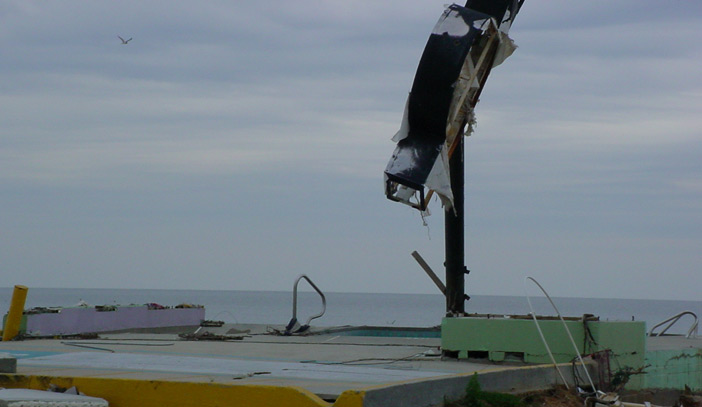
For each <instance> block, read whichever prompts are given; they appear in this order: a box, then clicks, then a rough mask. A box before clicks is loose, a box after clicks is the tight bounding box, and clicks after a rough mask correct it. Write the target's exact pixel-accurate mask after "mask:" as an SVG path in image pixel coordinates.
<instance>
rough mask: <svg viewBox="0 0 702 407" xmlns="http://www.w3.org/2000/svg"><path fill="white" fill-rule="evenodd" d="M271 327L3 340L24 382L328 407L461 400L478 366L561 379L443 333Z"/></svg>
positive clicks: (495, 384) (545, 380) (520, 382)
mask: <svg viewBox="0 0 702 407" xmlns="http://www.w3.org/2000/svg"><path fill="white" fill-rule="evenodd" d="M271 328H276V329H279V330H280V329H282V327H268V326H263V325H246V326H244V325H237V326H232V325H225V326H223V327H219V328H207V329H208V330H209V332H211V333H212V334H216V335H226V336H227V337H228V338H230V339H228V340H218V341H210V340H207V341H206V340H198V341H192V340H183V339H182V338H179V337H178V335H175V334H155V333H148V334H147V333H118V334H101V335H100V337H99V339H92V340H72V339H71V340H68V339H63V340H59V339H34V340H25V341H13V342H2V343H0V352H4V353H7V354H10V355H12V356H14V357H16V358H17V375H19V376H22V377H26V378H29V377H49V378H90V379H128V380H133V381H134V383H137V382H145V381H146V382H150V383H156V382H177V383H184V382H187V383H203V384H217V385H231V386H245V387H248V388H251V386H264V387H256V388H258V389H264V388H267V387H270V386H272V387H273V388H294V389H302V391H303V392H304V393H310V394H313V395H314V396H315V397H317V398H318V399H317V400H316V401H314V403H313V404H311V405H324V404H323V402H322V400H324V401H326V402H335V401H336V402H339V404H335V406H336V405H342V404H344V403H341V402H340V401H339V399H340V398H341V399H345V400H350V399H354V400H356V402H354V403H350V404H349V403H348V402H345V403H346V404H344V405H359V406H372V405H384V406H392V405H398V406H399V405H407V406H410V405H411V406H424V405H426V406H429V405H434V404H439V403H440V402H441V401H442V400H443V396H445V395H449V396H453V397H459V396H460V395H461V394H462V392H463V390H464V389H465V384H466V383H467V381H468V380H469V379H470V377H471V374H472V373H473V372H498V371H508V370H510V371H515V372H520V371H521V373H516V374H517V376H519V377H516V378H515V379H514V380H507V379H504V378H500V379H499V380H497V381H495V380H493V381H489V380H488V381H486V382H485V384H484V385H487V387H488V388H494V389H499V390H502V391H510V390H512V391H523V390H533V389H534V387H537V388H539V387H540V388H546V387H549V386H551V385H552V384H554V383H555V382H556V381H557V379H556V374H555V371H554V369H553V367H549V368H547V369H545V370H544V371H543V372H541V373H539V374H538V375H534V374H533V373H534V371H533V370H530V369H534V368H533V367H524V366H523V365H514V364H511V365H510V364H502V365H495V364H494V363H490V362H488V361H478V362H476V361H457V360H454V359H450V360H442V358H441V356H440V355H441V353H440V350H439V347H440V342H441V340H440V339H439V338H408V337H369V336H346V335H342V334H341V333H334V332H327V333H324V334H318V335H310V336H278V335H272V334H271ZM202 332H203V331H200V332H199V333H202ZM525 369H526V370H525ZM540 369H543V368H540ZM520 375H521V376H520ZM503 376H504V375H503ZM536 376H539V377H538V379H534V378H535V377H536ZM486 377H487V376H486ZM86 383H92V382H86ZM0 385H2V384H0ZM85 385H88V384H85ZM345 393H346V394H345ZM344 394H345V396H344V397H342V395H344ZM89 395H92V394H89ZM96 396H98V397H104V395H102V394H96ZM352 396H353V397H352ZM313 398H314V397H313ZM374 400H375V401H374ZM320 402H321V403H322V404H320ZM315 403H316V404H315ZM111 405H112V404H111ZM182 405H185V404H182ZM232 405H237V404H232Z"/></svg>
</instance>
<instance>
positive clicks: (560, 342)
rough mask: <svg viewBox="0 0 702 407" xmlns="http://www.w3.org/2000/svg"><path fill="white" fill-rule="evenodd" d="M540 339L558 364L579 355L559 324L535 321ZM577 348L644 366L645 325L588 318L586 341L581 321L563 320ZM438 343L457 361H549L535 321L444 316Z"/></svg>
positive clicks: (637, 382) (617, 364) (637, 383)
mask: <svg viewBox="0 0 702 407" xmlns="http://www.w3.org/2000/svg"><path fill="white" fill-rule="evenodd" d="M539 325H540V326H541V330H542V331H543V334H544V337H545V338H546V341H547V342H548V344H549V347H550V348H551V352H553V356H554V359H555V360H556V362H557V363H567V362H570V361H572V360H573V359H574V358H576V357H577V354H576V351H575V349H574V348H573V344H572V343H571V341H570V339H569V338H568V333H567V332H566V331H565V329H564V327H563V323H562V322H561V321H560V320H558V319H556V320H539ZM566 325H567V326H568V329H569V330H570V333H571V335H572V336H573V340H574V341H575V345H576V348H577V351H578V352H579V353H581V354H589V353H593V352H595V351H598V350H604V349H610V350H611V351H612V362H613V363H611V366H612V369H613V370H617V369H626V368H630V369H638V368H640V367H641V366H643V365H644V361H645V354H646V324H645V323H644V322H642V321H636V322H633V321H632V322H609V321H606V322H605V321H589V322H588V323H587V327H588V329H589V331H590V333H591V335H592V340H586V335H585V333H586V332H585V325H584V323H583V322H582V321H577V320H576V321H573V320H568V321H566ZM441 347H442V349H443V350H444V351H449V352H457V353H458V358H459V359H466V358H469V357H474V356H477V355H480V356H484V355H485V353H487V357H488V358H489V359H490V360H491V361H495V362H501V361H504V360H507V359H508V358H509V357H510V356H511V357H515V358H521V359H522V360H523V361H524V362H526V363H551V359H550V357H549V355H548V352H547V350H546V347H545V346H544V344H543V341H542V340H541V337H540V336H539V333H538V330H537V329H536V325H535V324H534V321H533V320H531V319H513V318H470V317H466V318H444V319H443V320H442V323H441ZM630 385H631V386H632V387H637V388H640V387H641V386H642V385H643V383H642V378H641V375H637V376H632V377H631V378H630Z"/></svg>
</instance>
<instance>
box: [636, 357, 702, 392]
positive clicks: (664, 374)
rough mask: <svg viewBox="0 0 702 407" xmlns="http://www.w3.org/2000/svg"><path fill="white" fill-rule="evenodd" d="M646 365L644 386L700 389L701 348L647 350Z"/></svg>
mask: <svg viewBox="0 0 702 407" xmlns="http://www.w3.org/2000/svg"><path fill="white" fill-rule="evenodd" d="M646 365H647V367H646V374H645V375H644V377H643V379H644V384H643V387H644V388H659V389H676V390H683V389H684V388H685V385H687V386H689V387H690V388H691V389H692V390H693V391H698V392H699V391H702V349H689V348H688V349H676V350H659V351H654V352H647V353H646Z"/></svg>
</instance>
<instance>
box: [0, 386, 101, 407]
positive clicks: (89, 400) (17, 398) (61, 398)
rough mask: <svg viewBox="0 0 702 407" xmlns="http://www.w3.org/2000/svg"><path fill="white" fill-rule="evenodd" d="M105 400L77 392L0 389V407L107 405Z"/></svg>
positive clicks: (97, 406)
mask: <svg viewBox="0 0 702 407" xmlns="http://www.w3.org/2000/svg"><path fill="white" fill-rule="evenodd" d="M107 405H108V403H107V401H105V400H103V399H101V398H97V397H88V396H82V395H77V394H65V393H55V392H51V391H40V390H30V389H1V390H0V407H11V406H19V407H23V406H32V407H107Z"/></svg>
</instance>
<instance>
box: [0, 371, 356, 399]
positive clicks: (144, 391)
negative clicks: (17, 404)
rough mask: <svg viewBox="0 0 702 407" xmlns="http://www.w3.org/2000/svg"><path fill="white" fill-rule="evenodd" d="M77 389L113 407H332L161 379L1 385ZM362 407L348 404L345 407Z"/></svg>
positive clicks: (14, 379)
mask: <svg viewBox="0 0 702 407" xmlns="http://www.w3.org/2000/svg"><path fill="white" fill-rule="evenodd" d="M52 384H53V385H54V386H58V387H62V388H69V387H73V386H76V387H77V388H78V390H80V391H81V392H83V393H85V394H86V395H89V396H93V397H99V398H103V399H105V400H107V402H108V403H109V404H110V407H136V406H140V407H163V406H181V407H215V406H223V405H226V406H231V407H238V406H242V407H243V406H257V407H279V406H290V407H330V404H329V403H327V402H325V401H324V400H322V399H321V398H319V397H318V396H317V395H315V394H314V393H312V392H310V391H308V390H305V389H302V388H299V387H293V386H288V387H284V386H266V385H244V384H242V385H229V384H216V383H192V382H171V381H162V380H134V379H108V378H92V377H52V376H25V375H14V374H2V375H0V386H2V387H6V388H29V389H35V390H46V389H48V388H49V387H50V385H52ZM354 406H359V407H360V406H362V404H345V405H344V407H354Z"/></svg>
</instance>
